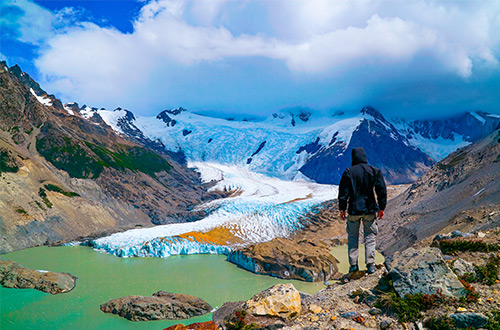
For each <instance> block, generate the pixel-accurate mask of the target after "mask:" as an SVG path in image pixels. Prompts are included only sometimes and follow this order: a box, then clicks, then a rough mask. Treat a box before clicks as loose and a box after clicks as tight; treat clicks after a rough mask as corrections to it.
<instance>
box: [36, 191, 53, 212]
mask: <svg viewBox="0 0 500 330" xmlns="http://www.w3.org/2000/svg"><path fill="white" fill-rule="evenodd" d="M38 196H40V197H41V198H42V201H43V202H44V203H45V205H47V207H48V208H49V209H50V208H52V205H53V204H52V203H51V202H50V201H49V198H48V197H47V193H46V192H45V189H43V188H40V190H38Z"/></svg>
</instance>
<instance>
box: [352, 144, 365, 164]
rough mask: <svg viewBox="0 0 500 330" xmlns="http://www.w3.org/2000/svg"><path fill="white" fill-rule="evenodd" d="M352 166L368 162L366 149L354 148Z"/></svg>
mask: <svg viewBox="0 0 500 330" xmlns="http://www.w3.org/2000/svg"><path fill="white" fill-rule="evenodd" d="M351 158H352V166H354V165H358V164H367V163H368V161H367V160H366V153H365V149H363V148H361V147H359V148H354V149H352V152H351Z"/></svg>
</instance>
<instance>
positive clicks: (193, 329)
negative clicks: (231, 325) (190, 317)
mask: <svg viewBox="0 0 500 330" xmlns="http://www.w3.org/2000/svg"><path fill="white" fill-rule="evenodd" d="M217 329H218V326H217V323H215V322H214V321H208V322H198V323H191V324H189V325H184V324H176V325H173V326H171V327H168V328H165V329H163V330H217Z"/></svg>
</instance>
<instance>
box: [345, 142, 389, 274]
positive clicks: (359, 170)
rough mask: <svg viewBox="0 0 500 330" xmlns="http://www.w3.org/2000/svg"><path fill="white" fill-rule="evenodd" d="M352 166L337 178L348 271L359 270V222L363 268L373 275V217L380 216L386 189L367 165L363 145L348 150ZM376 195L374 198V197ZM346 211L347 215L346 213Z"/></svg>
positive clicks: (382, 214)
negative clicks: (362, 242)
mask: <svg viewBox="0 0 500 330" xmlns="http://www.w3.org/2000/svg"><path fill="white" fill-rule="evenodd" d="M351 157H352V166H351V167H349V168H348V169H346V170H345V172H344V174H342V178H341V179H340V186H339V209H340V217H341V218H342V220H344V221H345V220H346V219H347V247H348V249H349V264H350V267H349V273H351V272H355V271H358V270H359V267H358V238H359V226H360V224H361V222H363V230H364V235H365V257H366V258H365V260H366V271H367V272H368V273H369V274H373V273H374V272H375V270H376V268H375V238H376V236H377V232H378V228H377V218H378V219H382V218H383V217H384V209H385V206H386V202H387V190H386V187H385V181H384V177H383V176H382V173H381V172H380V170H379V169H378V168H376V167H373V166H371V165H368V162H367V160H366V154H365V150H364V149H363V148H354V149H352V154H351ZM374 190H375V193H376V194H377V201H378V204H377V201H376V200H375V195H374ZM346 209H347V213H348V214H349V217H347V214H346Z"/></svg>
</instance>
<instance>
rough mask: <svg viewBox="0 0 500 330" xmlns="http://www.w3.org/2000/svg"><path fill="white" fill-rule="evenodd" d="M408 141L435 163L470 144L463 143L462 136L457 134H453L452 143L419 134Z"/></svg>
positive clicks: (440, 138)
mask: <svg viewBox="0 0 500 330" xmlns="http://www.w3.org/2000/svg"><path fill="white" fill-rule="evenodd" d="M408 140H409V142H410V144H411V145H413V146H415V147H417V148H419V149H420V150H422V151H423V152H425V153H426V154H427V155H429V156H430V157H432V158H433V159H434V160H435V161H440V160H443V159H445V158H446V157H447V156H448V155H449V154H451V153H452V152H454V151H456V150H457V149H459V148H462V147H465V146H468V145H469V144H471V142H468V141H464V139H463V136H462V135H459V134H457V133H453V141H452V140H448V139H445V138H443V137H439V138H437V139H427V138H424V137H423V136H422V135H420V134H414V135H412V137H411V138H410V139H408Z"/></svg>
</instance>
